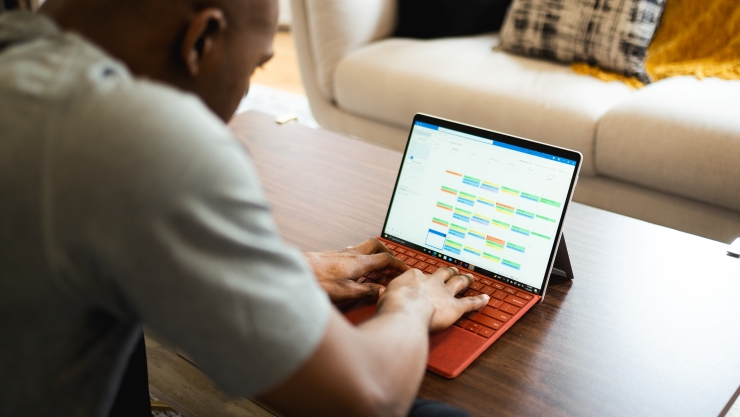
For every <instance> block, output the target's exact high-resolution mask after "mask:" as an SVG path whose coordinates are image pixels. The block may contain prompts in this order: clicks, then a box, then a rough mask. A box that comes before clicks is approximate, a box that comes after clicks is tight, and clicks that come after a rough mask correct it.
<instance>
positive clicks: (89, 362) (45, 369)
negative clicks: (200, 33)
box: [0, 13, 331, 416]
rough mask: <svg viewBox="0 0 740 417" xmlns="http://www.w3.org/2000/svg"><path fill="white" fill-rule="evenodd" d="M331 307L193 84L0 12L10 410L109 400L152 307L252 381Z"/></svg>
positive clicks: (171, 335)
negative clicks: (155, 75) (144, 70)
mask: <svg viewBox="0 0 740 417" xmlns="http://www.w3.org/2000/svg"><path fill="white" fill-rule="evenodd" d="M330 309H331V304H330V302H329V300H328V298H327V296H326V294H325V293H324V292H323V291H322V290H321V288H320V287H319V285H318V284H317V282H316V280H315V277H314V276H313V274H312V272H311V270H310V268H309V267H308V265H307V263H306V261H305V260H304V259H303V257H302V256H301V254H300V252H299V251H297V250H295V249H293V248H290V247H288V246H286V244H285V243H284V242H283V241H282V240H281V239H280V237H279V235H278V233H277V231H276V228H275V225H274V223H273V221H272V218H271V216H270V212H269V209H268V206H267V203H266V201H265V197H264V195H263V192H262V189H261V187H260V184H259V181H258V178H257V174H256V173H255V169H254V167H253V165H252V163H251V161H250V158H249V156H248V155H247V153H246V151H245V150H244V149H243V148H242V146H240V145H239V144H238V143H237V142H236V141H235V140H234V138H233V137H232V135H231V133H230V132H229V130H228V129H227V128H226V126H225V125H224V124H223V123H222V122H221V121H220V120H219V119H217V118H216V117H215V116H214V115H213V114H212V113H211V112H210V111H209V110H208V109H207V108H206V107H205V106H204V105H203V103H202V102H201V101H200V100H199V99H198V98H196V97H195V96H193V95H190V94H185V93H182V92H178V91H176V90H174V89H172V88H168V87H166V86H163V85H160V84H157V83H155V82H150V81H146V80H141V79H136V78H134V77H133V76H132V75H131V74H130V73H129V72H128V70H127V69H126V67H125V66H124V65H122V64H121V63H119V62H117V61H115V60H114V59H112V58H111V57H109V56H108V55H106V54H105V53H104V52H103V51H101V50H100V49H98V48H97V47H95V46H94V45H93V44H91V43H90V42H88V41H86V40H84V39H83V38H81V37H79V36H76V35H73V34H68V33H63V32H61V31H60V30H59V29H58V28H57V27H56V26H55V25H54V24H53V23H52V22H51V21H50V20H48V19H47V18H45V17H43V16H39V15H31V14H28V13H9V14H5V15H1V16H0V387H1V388H0V415H2V416H15V415H58V416H62V415H64V416H66V415H80V416H82V415H85V416H87V415H103V414H105V412H106V410H107V408H108V407H109V406H110V404H111V403H112V400H113V398H114V397H115V393H116V391H117V387H118V383H119V378H120V376H121V375H122V372H123V369H124V367H125V364H126V361H127V355H128V354H129V353H130V351H131V349H132V348H133V345H134V342H135V339H136V336H137V335H138V334H139V332H140V329H141V324H142V323H143V324H145V325H147V326H149V327H151V329H152V330H154V331H155V332H156V333H157V334H158V335H160V336H161V337H163V338H165V339H166V340H167V341H168V342H170V343H172V344H173V345H176V346H178V347H179V348H181V349H183V350H184V351H185V352H187V353H188V354H190V355H191V356H192V357H193V358H194V359H195V360H196V361H197V362H198V364H199V365H200V366H201V367H202V368H203V369H205V370H206V372H207V373H208V374H209V375H211V377H213V378H214V379H215V381H216V382H217V383H218V384H219V385H220V386H221V387H222V388H223V389H225V390H226V391H227V392H228V393H230V394H234V395H236V394H242V395H254V394H258V393H260V392H262V391H264V390H266V389H269V388H270V387H273V386H274V385H276V384H278V383H280V382H281V381H282V380H284V379H285V378H287V377H288V376H290V374H291V373H293V372H295V371H296V370H297V369H298V368H299V367H300V365H301V364H302V363H303V362H305V361H306V360H307V359H308V357H309V356H310V355H311V354H312V352H313V351H314V350H315V349H316V347H317V345H318V343H319V342H320V340H321V339H322V337H323V334H324V332H325V329H326V326H327V323H328V317H329V313H330Z"/></svg>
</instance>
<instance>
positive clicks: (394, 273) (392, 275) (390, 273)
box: [385, 269, 401, 279]
mask: <svg viewBox="0 0 740 417" xmlns="http://www.w3.org/2000/svg"><path fill="white" fill-rule="evenodd" d="M399 275H401V273H400V272H398V271H396V270H395V269H394V270H392V271H391V272H389V273H387V274H385V276H387V277H388V278H390V279H393V278H395V277H397V276H399Z"/></svg>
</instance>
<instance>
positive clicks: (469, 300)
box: [457, 294, 491, 314]
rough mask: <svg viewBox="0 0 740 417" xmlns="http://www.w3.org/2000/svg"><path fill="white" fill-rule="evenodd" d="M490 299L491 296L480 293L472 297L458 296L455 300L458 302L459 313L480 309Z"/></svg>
mask: <svg viewBox="0 0 740 417" xmlns="http://www.w3.org/2000/svg"><path fill="white" fill-rule="evenodd" d="M490 299H491V297H489V296H487V295H485V294H481V295H476V296H474V297H463V298H458V299H457V302H458V303H459V306H460V308H461V309H462V312H461V313H462V314H465V313H467V312H470V311H474V310H480V309H482V308H483V307H485V306H486V304H488V300H490Z"/></svg>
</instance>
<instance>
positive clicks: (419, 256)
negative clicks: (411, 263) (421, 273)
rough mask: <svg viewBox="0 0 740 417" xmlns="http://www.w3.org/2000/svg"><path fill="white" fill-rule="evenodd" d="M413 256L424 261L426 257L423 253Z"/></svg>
mask: <svg viewBox="0 0 740 417" xmlns="http://www.w3.org/2000/svg"><path fill="white" fill-rule="evenodd" d="M414 258H416V259H418V260H420V261H426V259H427V257H426V256H424V255H416V256H414Z"/></svg>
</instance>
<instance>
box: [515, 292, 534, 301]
mask: <svg viewBox="0 0 740 417" xmlns="http://www.w3.org/2000/svg"><path fill="white" fill-rule="evenodd" d="M516 295H517V297H522V298H523V299H525V300H531V299H532V296H531V295H529V294H527V293H526V292H521V291H517V292H516Z"/></svg>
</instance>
